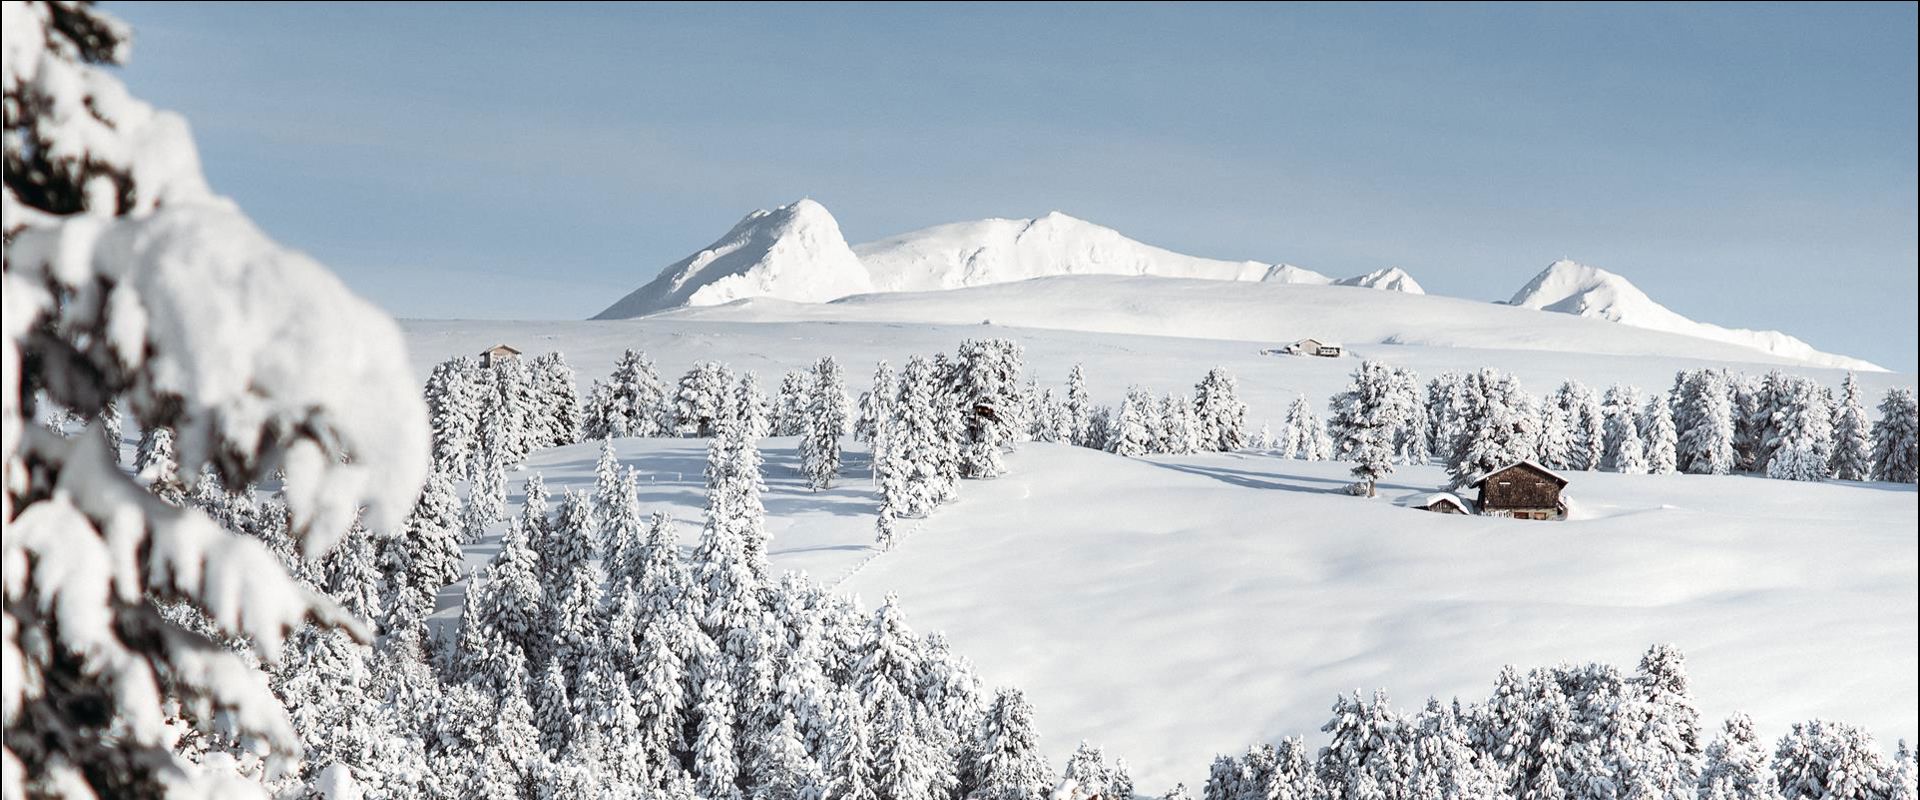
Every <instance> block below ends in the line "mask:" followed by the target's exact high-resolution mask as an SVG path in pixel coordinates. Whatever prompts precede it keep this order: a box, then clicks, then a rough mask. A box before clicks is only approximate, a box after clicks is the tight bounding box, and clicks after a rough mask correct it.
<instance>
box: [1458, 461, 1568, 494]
mask: <svg viewBox="0 0 1920 800" xmlns="http://www.w3.org/2000/svg"><path fill="white" fill-rule="evenodd" d="M1510 469H1529V470H1532V471H1534V472H1537V473H1539V474H1541V475H1543V476H1546V478H1547V479H1548V480H1550V481H1553V482H1554V483H1556V484H1559V485H1560V486H1562V487H1565V486H1566V485H1567V479H1566V478H1562V477H1560V473H1557V472H1554V471H1553V470H1550V469H1547V468H1546V467H1543V466H1540V462H1538V461H1534V460H1533V459H1531V458H1523V459H1520V460H1519V461H1515V462H1513V463H1511V464H1508V465H1506V466H1504V467H1501V468H1499V469H1496V470H1493V471H1492V472H1488V473H1486V474H1484V475H1481V476H1480V477H1478V478H1474V479H1473V480H1472V481H1469V482H1468V483H1467V486H1468V487H1470V488H1479V486H1480V484H1483V483H1486V482H1487V479H1488V478H1491V477H1493V476H1495V475H1498V474H1500V473H1502V472H1506V471H1507V470H1510Z"/></svg>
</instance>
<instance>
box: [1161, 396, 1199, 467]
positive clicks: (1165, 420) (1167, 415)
mask: <svg viewBox="0 0 1920 800" xmlns="http://www.w3.org/2000/svg"><path fill="white" fill-rule="evenodd" d="M1159 416H1160V419H1159V423H1160V431H1159V433H1160V435H1159V436H1157V437H1155V438H1156V440H1157V441H1156V444H1158V445H1159V452H1162V453H1173V454H1176V455H1180V454H1185V453H1195V452H1199V451H1200V448H1201V446H1202V442H1200V440H1199V430H1198V428H1199V419H1198V418H1197V417H1195V416H1194V413H1193V404H1192V403H1189V402H1187V398H1186V397H1185V396H1184V395H1176V394H1168V395H1167V396H1166V397H1165V398H1163V399H1162V400H1161V401H1160V415H1159Z"/></svg>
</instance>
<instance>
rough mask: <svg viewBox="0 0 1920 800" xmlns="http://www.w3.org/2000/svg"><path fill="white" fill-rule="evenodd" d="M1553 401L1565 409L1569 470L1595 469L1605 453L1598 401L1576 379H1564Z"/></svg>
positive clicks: (1603, 422)
mask: <svg viewBox="0 0 1920 800" xmlns="http://www.w3.org/2000/svg"><path fill="white" fill-rule="evenodd" d="M1553 402H1554V404H1556V405H1558V406H1560V409H1561V410H1562V411H1565V412H1567V441H1568V445H1569V446H1568V449H1567V455H1568V458H1567V461H1568V466H1569V468H1571V469H1579V470H1597V469H1599V468H1600V462H1601V458H1602V456H1603V455H1604V454H1605V452H1606V436H1607V434H1606V420H1605V417H1604V415H1602V413H1601V411H1600V401H1599V399H1598V398H1596V397H1595V396H1594V394H1593V390H1592V389H1588V388H1587V386H1586V384H1583V383H1581V382H1579V381H1573V380H1570V381H1567V382H1566V383H1562V384H1560V388H1559V389H1558V390H1557V391H1555V392H1554V394H1553Z"/></svg>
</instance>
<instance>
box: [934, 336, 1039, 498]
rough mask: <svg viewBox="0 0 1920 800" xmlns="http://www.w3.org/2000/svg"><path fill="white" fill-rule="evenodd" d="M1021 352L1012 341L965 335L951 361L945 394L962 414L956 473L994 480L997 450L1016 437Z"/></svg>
mask: <svg viewBox="0 0 1920 800" xmlns="http://www.w3.org/2000/svg"><path fill="white" fill-rule="evenodd" d="M1023 357H1024V356H1023V352H1022V350H1021V347H1020V345H1019V343H1017V342H1014V341H1013V340H1011V339H968V340H966V341H963V342H961V343H960V348H959V350H958V351H957V352H956V353H955V357H954V360H953V361H952V362H951V369H950V370H949V372H950V374H949V375H948V383H947V386H946V392H947V394H948V395H949V397H950V398H951V401H952V403H953V404H954V407H955V408H957V409H958V411H959V413H960V420H961V427H960V451H959V452H960V459H959V462H958V466H959V470H960V473H959V474H960V477H963V478H996V477H999V476H1000V474H1001V473H1003V472H1005V471H1006V467H1005V465H1004V464H1003V463H1002V462H1001V454H1002V453H1003V452H1004V451H1006V450H1008V449H1010V448H1011V447H1012V446H1013V444H1014V443H1015V442H1018V441H1019V440H1020V438H1021V437H1020V436H1019V435H1018V431H1019V430H1020V429H1021V428H1022V427H1024V423H1023V421H1022V419H1021V414H1020V373H1021V372H1022V371H1023V370H1024V366H1023V361H1022V359H1023Z"/></svg>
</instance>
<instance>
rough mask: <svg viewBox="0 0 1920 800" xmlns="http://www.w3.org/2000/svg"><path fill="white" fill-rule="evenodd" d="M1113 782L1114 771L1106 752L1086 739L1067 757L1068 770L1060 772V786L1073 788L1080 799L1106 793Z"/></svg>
mask: <svg viewBox="0 0 1920 800" xmlns="http://www.w3.org/2000/svg"><path fill="white" fill-rule="evenodd" d="M1112 782H1113V770H1112V769H1111V768H1109V767H1108V766H1107V754H1106V751H1104V750H1101V749H1100V748H1099V747H1095V746H1094V745H1093V743H1091V742H1088V741H1087V740H1085V739H1081V740H1080V746H1079V747H1076V748H1074V750H1073V755H1071V756H1068V757H1067V768H1066V769H1064V770H1061V772H1060V785H1061V786H1062V787H1063V788H1064V787H1072V790H1074V791H1078V792H1080V794H1079V795H1077V796H1080V797H1086V796H1090V795H1093V794H1095V793H1100V792H1104V791H1105V790H1106V788H1107V785H1108V784H1110V783H1112Z"/></svg>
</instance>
